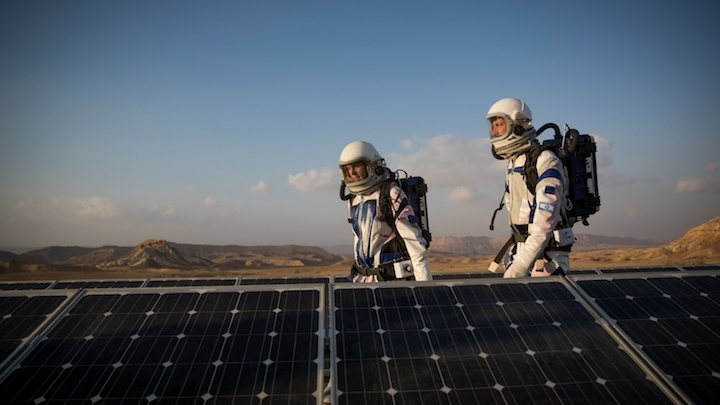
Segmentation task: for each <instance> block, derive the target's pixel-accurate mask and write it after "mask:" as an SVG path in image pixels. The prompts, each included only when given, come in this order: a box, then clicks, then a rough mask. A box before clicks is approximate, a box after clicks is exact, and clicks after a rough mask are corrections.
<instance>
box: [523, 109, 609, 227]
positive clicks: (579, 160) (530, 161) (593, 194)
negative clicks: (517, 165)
mask: <svg viewBox="0 0 720 405" xmlns="http://www.w3.org/2000/svg"><path fill="white" fill-rule="evenodd" d="M548 128H552V129H554V130H555V136H554V137H553V138H552V139H547V140H545V141H543V142H542V144H540V146H539V147H536V148H532V149H531V150H530V152H528V154H527V160H526V162H525V167H524V169H523V172H522V174H523V176H524V177H525V183H526V185H527V188H528V190H530V192H531V193H532V194H533V195H535V186H536V185H537V178H538V173H537V158H538V156H539V155H540V153H542V152H543V151H545V150H550V151H552V152H553V153H555V155H556V156H557V157H558V158H559V159H560V161H561V162H562V164H563V166H564V167H565V170H566V173H567V177H568V193H567V195H566V196H565V201H566V213H567V217H566V218H564V219H565V220H566V221H568V223H567V224H566V225H567V226H572V225H573V224H575V223H576V222H581V221H582V223H583V225H586V226H587V225H588V221H587V218H588V217H589V216H590V215H593V214H594V213H596V212H598V211H599V210H600V194H599V191H598V181H597V159H596V157H595V152H596V151H597V145H596V144H595V139H593V137H592V136H590V135H581V134H580V132H578V131H577V130H576V129H568V130H567V131H565V135H564V136H562V135H560V128H558V126H557V125H555V124H553V123H549V124H545V125H543V126H542V127H540V129H538V131H537V134H538V135H540V133H542V132H543V131H544V130H546V129H548Z"/></svg>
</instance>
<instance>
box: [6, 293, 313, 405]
mask: <svg viewBox="0 0 720 405" xmlns="http://www.w3.org/2000/svg"><path fill="white" fill-rule="evenodd" d="M322 295H323V292H322V289H315V288H302V289H294V290H293V289H283V290H282V291H277V290H274V289H267V288H265V289H262V288H251V287H247V288H246V289H245V290H243V291H239V290H238V289H237V287H232V288H227V289H222V288H216V289H211V290H208V289H202V290H198V291H192V290H186V291H181V290H166V291H162V292H153V291H152V290H148V289H144V288H143V289H137V290H134V291H133V290H123V291H122V292H118V293H110V292H105V291H103V290H87V291H85V293H84V294H83V295H81V296H80V297H79V298H78V299H77V300H76V301H75V305H73V306H71V307H70V308H69V309H68V311H67V314H66V315H65V316H63V317H60V318H58V320H57V322H56V323H55V324H54V325H53V326H52V327H51V328H50V329H49V330H48V331H47V332H46V334H45V335H44V336H43V337H42V338H41V339H40V340H38V341H37V342H36V344H35V346H34V347H33V348H32V350H30V351H28V352H26V353H25V354H24V356H23V357H22V358H20V359H19V360H20V361H19V362H18V363H17V364H16V365H15V366H14V367H12V368H10V370H9V372H8V373H7V374H6V375H5V376H4V377H3V379H2V381H0V398H2V402H3V403H9V404H15V403H17V404H21V403H22V404H28V403H36V404H40V403H45V402H47V403H66V404H67V403H143V404H156V403H157V404H162V403H198V404H199V403H207V404H211V403H217V404H220V403H237V404H250V403H254V404H270V403H273V404H275V403H283V404H316V405H317V404H320V403H321V401H322V393H321V391H322V385H323V381H322V380H323V376H322V374H323V370H322V364H323V361H322V360H323V359H322V356H323V351H322V350H319V347H321V345H322V344H321V342H322V337H321V331H322V329H323V317H322V316H321V314H322V313H323V311H322V310H321V308H320V305H321V304H320V303H321V302H323V299H322Z"/></svg>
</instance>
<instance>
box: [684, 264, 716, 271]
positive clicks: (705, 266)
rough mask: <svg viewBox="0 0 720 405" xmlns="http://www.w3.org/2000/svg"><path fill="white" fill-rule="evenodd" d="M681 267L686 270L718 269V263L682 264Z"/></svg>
mask: <svg viewBox="0 0 720 405" xmlns="http://www.w3.org/2000/svg"><path fill="white" fill-rule="evenodd" d="M682 268H683V269H685V270H687V271H697V270H720V264H703V265H697V266H682Z"/></svg>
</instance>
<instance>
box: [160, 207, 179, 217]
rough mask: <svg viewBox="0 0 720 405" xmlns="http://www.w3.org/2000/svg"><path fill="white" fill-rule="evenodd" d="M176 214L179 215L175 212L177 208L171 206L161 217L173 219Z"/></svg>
mask: <svg viewBox="0 0 720 405" xmlns="http://www.w3.org/2000/svg"><path fill="white" fill-rule="evenodd" d="M175 214H177V212H176V211H175V207H173V206H172V205H171V206H169V207H167V209H166V210H164V211H162V212H161V213H160V216H162V217H172V216H174V215H175Z"/></svg>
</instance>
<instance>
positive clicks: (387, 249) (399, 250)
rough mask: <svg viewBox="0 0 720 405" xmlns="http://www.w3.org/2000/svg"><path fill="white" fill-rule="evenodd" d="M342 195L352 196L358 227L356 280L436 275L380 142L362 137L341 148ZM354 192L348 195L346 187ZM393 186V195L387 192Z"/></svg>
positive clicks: (353, 274) (424, 278)
mask: <svg viewBox="0 0 720 405" xmlns="http://www.w3.org/2000/svg"><path fill="white" fill-rule="evenodd" d="M339 166H340V176H341V178H342V181H343V183H342V185H341V198H342V199H344V200H348V207H349V210H350V218H349V219H348V222H350V223H351V224H352V230H353V235H354V238H353V251H354V258H355V263H354V265H353V268H352V271H351V274H350V278H351V279H352V281H353V282H377V281H390V280H401V279H412V278H413V277H414V279H415V280H417V281H427V280H432V275H431V274H430V263H429V260H428V253H427V242H426V241H425V239H424V238H423V236H422V232H421V229H420V227H419V226H418V225H417V224H413V223H412V222H411V220H412V219H413V218H414V216H415V212H414V210H413V208H412V206H411V205H409V204H408V202H407V195H406V194H405V192H404V191H403V190H402V189H401V188H400V187H399V186H398V185H397V184H395V183H392V184H387V185H386V186H385V187H383V185H384V184H385V183H387V182H389V181H392V175H391V171H390V170H389V169H388V168H387V167H386V165H385V159H383V158H382V157H381V156H380V154H379V153H378V151H377V150H376V149H375V147H374V146H373V145H372V144H370V143H368V142H363V141H355V142H351V143H350V144H348V145H347V146H346V147H345V148H344V149H343V150H342V153H340V162H339ZM345 187H347V189H348V190H349V191H350V194H349V195H345V194H344V191H343V190H344V188H345ZM387 189H389V192H388V195H382V194H383V191H385V190H387ZM381 198H389V201H387V202H389V204H390V205H389V207H392V211H393V213H394V218H386V217H385V216H383V215H382V211H381V206H380V205H381Z"/></svg>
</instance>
